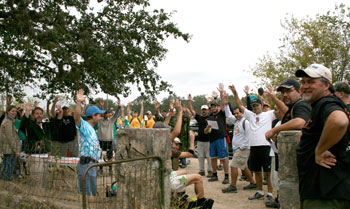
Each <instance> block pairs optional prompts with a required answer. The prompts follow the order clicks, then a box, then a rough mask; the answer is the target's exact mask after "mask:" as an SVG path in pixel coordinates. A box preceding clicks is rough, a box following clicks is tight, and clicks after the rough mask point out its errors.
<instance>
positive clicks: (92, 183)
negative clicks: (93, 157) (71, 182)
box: [77, 162, 97, 196]
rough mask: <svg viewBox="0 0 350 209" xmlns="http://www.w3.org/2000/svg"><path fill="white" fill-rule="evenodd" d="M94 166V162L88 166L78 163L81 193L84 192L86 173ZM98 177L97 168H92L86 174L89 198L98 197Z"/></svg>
mask: <svg viewBox="0 0 350 209" xmlns="http://www.w3.org/2000/svg"><path fill="white" fill-rule="evenodd" d="M91 164H94V163H93V162H90V163H87V164H80V162H79V163H78V167H77V169H78V179H79V192H81V191H82V180H83V174H84V171H85V169H86V168H87V167H89V165H91ZM96 176H97V168H96V167H93V168H91V169H90V170H89V171H88V173H87V174H86V178H85V179H86V194H87V195H88V196H96V190H97V189H96Z"/></svg>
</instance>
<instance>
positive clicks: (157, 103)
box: [153, 99, 160, 110]
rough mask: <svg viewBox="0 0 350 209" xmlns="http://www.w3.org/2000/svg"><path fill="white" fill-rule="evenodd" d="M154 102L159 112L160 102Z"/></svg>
mask: <svg viewBox="0 0 350 209" xmlns="http://www.w3.org/2000/svg"><path fill="white" fill-rule="evenodd" d="M153 102H154V105H155V106H156V109H157V110H159V108H160V103H159V102H158V100H157V99H155V100H154V101H153Z"/></svg>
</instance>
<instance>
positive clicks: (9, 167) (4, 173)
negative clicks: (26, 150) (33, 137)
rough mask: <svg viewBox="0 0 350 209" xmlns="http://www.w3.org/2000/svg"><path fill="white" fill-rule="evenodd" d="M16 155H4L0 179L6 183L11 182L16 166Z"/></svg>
mask: <svg viewBox="0 0 350 209" xmlns="http://www.w3.org/2000/svg"><path fill="white" fill-rule="evenodd" d="M16 159H17V157H16V154H4V158H3V161H2V168H1V173H0V178H1V179H3V180H6V181H11V180H12V175H13V171H14V170H15V166H16Z"/></svg>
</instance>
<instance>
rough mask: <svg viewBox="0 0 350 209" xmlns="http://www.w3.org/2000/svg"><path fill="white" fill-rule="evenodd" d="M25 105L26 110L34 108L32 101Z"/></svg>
mask: <svg viewBox="0 0 350 209" xmlns="http://www.w3.org/2000/svg"><path fill="white" fill-rule="evenodd" d="M24 106H25V108H26V111H32V110H33V106H32V105H31V104H30V103H27V104H25V105H24Z"/></svg>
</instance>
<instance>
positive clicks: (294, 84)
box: [277, 78, 300, 91]
mask: <svg viewBox="0 0 350 209" xmlns="http://www.w3.org/2000/svg"><path fill="white" fill-rule="evenodd" d="M293 87H294V88H295V89H296V90H299V89H300V85H299V83H298V81H296V80H294V79H290V78H288V79H286V80H284V81H282V83H281V85H280V86H279V87H278V88H277V91H281V90H282V88H286V89H291V88H293Z"/></svg>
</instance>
